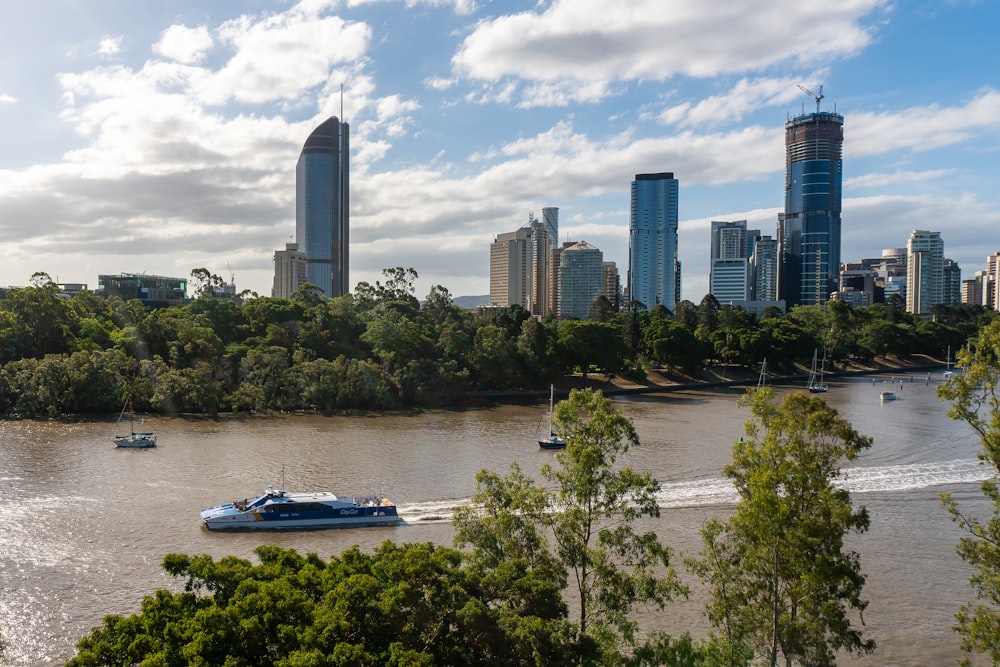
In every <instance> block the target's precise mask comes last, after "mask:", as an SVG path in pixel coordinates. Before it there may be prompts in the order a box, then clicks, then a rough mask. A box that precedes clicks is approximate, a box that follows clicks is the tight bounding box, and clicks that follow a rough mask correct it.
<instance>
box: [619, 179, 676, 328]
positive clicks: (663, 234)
mask: <svg viewBox="0 0 1000 667" xmlns="http://www.w3.org/2000/svg"><path fill="white" fill-rule="evenodd" d="M677 190H678V183H677V179H675V178H674V174H673V172H663V173H659V174H636V176H635V180H634V181H632V206H631V212H630V214H629V253H628V260H629V262H628V263H629V266H628V292H629V298H630V299H632V300H635V301H641V302H642V303H643V304H645V306H646V308H652V307H653V306H655V305H657V304H663V305H664V306H666V307H667V308H668V309H670V310H671V311H672V310H674V308H675V307H676V305H677V300H678V287H677V285H678V278H679V274H680V267H679V265H678V262H677Z"/></svg>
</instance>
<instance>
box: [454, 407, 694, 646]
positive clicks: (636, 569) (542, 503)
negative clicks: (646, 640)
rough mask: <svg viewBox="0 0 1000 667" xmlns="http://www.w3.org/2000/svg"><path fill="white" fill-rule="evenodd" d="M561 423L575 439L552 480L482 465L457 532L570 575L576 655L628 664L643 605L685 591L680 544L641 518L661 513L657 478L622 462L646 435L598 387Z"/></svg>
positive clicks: (491, 556) (502, 553) (562, 577)
mask: <svg viewBox="0 0 1000 667" xmlns="http://www.w3.org/2000/svg"><path fill="white" fill-rule="evenodd" d="M555 424H556V428H557V429H558V431H559V433H560V435H561V436H562V437H564V438H565V439H566V441H567V446H566V449H565V450H564V451H561V452H559V453H558V454H556V464H555V465H552V464H545V465H544V466H543V467H542V469H541V475H542V478H543V479H544V481H545V482H546V483H545V484H544V485H540V484H538V483H536V482H535V481H534V480H531V479H529V478H527V477H526V476H525V475H524V474H523V473H522V472H521V471H520V469H519V468H518V467H516V466H514V467H513V468H512V472H511V473H509V474H508V475H506V476H503V477H501V476H498V475H495V474H492V473H488V472H481V473H480V474H479V476H478V477H477V481H478V484H479V485H478V492H477V494H476V495H475V496H474V497H473V500H472V502H471V503H470V505H469V506H467V507H465V508H463V509H461V510H460V511H459V512H457V513H456V515H455V520H454V521H455V525H456V542H457V543H458V544H459V546H466V545H471V547H472V551H473V557H474V558H475V559H477V560H479V561H481V562H484V563H487V564H488V563H496V564H497V566H499V564H500V563H501V562H503V560H504V559H505V558H506V557H507V556H508V555H510V556H511V557H512V558H514V559H515V560H516V561H517V562H518V563H519V567H520V568H521V569H522V570H523V571H524V572H525V573H531V572H532V571H534V572H536V573H537V572H540V573H541V574H543V575H544V576H543V577H541V580H546V579H548V580H551V581H554V582H557V583H563V582H566V581H568V582H570V586H571V587H572V589H573V594H572V596H570V597H571V599H572V600H573V601H574V604H575V610H574V612H573V613H572V614H571V615H570V618H571V619H573V621H574V623H575V626H574V627H575V631H574V635H573V636H574V645H575V647H576V655H577V659H576V662H577V663H578V664H598V663H602V664H610V663H614V664H621V659H622V656H624V655H627V654H628V653H629V652H630V651H632V650H634V649H635V648H636V647H637V646H638V643H639V640H638V637H637V630H638V625H637V623H636V620H635V617H634V616H633V615H632V613H631V612H633V611H634V609H635V608H636V606H638V605H651V606H654V607H660V608H662V607H664V606H665V605H666V603H667V602H669V601H670V600H671V599H673V598H674V597H675V596H677V595H679V594H683V593H685V592H686V591H685V589H684V587H683V586H682V585H681V583H680V581H679V580H678V578H677V575H676V572H675V571H674V569H673V565H672V563H671V557H672V550H671V549H670V548H669V547H668V546H666V545H664V544H662V543H661V542H660V540H659V538H658V537H657V535H656V534H655V533H654V532H642V531H641V530H640V529H639V528H638V526H637V522H639V521H640V520H642V519H644V518H649V517H658V516H659V506H658V504H657V498H656V493H657V491H658V490H659V483H658V482H657V481H656V480H655V479H653V478H652V476H650V474H649V473H646V472H639V471H636V470H634V469H632V468H631V467H629V466H627V465H622V463H621V462H620V458H621V457H622V456H623V455H625V454H626V453H627V452H628V451H629V448H630V447H632V446H635V445H638V444H639V440H638V436H637V435H636V432H635V428H634V427H633V425H632V421H631V420H630V419H629V418H627V417H625V416H624V415H622V414H621V413H620V412H618V411H617V410H615V409H614V407H613V406H612V404H611V401H610V400H609V399H607V398H606V397H605V396H603V395H602V394H601V393H600V392H596V391H593V390H582V391H581V390H573V391H571V392H570V395H569V399H568V400H566V401H562V402H560V403H559V404H558V405H557V406H556V409H555ZM524 576H526V575H524ZM531 580H532V581H536V582H537V581H538V580H539V577H537V576H536V577H533V578H532V579H531ZM536 585H537V584H536Z"/></svg>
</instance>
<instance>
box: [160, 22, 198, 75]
mask: <svg viewBox="0 0 1000 667" xmlns="http://www.w3.org/2000/svg"><path fill="white" fill-rule="evenodd" d="M212 46H213V41H212V35H211V34H210V33H209V31H208V28H206V27H205V26H198V27H197V28H188V27H187V26H183V25H172V26H170V27H169V28H167V29H166V30H164V31H163V34H162V35H160V41H159V42H157V43H156V44H154V45H153V51H154V52H155V53H158V54H160V55H161V56H163V57H164V58H169V59H171V60H176V61H177V62H179V63H183V64H185V65H191V64H194V63H198V62H201V61H202V60H204V58H205V55H206V54H207V53H208V51H209V50H210V49H211V48H212Z"/></svg>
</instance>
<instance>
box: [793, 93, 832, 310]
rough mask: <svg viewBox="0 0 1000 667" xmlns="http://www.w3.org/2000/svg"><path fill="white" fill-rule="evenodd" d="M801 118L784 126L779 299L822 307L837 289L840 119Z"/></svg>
mask: <svg viewBox="0 0 1000 667" xmlns="http://www.w3.org/2000/svg"><path fill="white" fill-rule="evenodd" d="M818 106H819V104H818V102H817V111H816V113H810V114H803V115H801V116H797V117H795V118H792V119H790V120H789V121H788V122H787V123H785V211H784V213H782V214H779V216H778V244H779V246H780V248H781V264H780V265H779V273H778V290H779V298H781V299H783V300H784V301H785V302H786V303H787V304H788V306H789V307H791V306H794V305H798V304H805V305H809V304H822V303H825V302H826V301H827V300H828V299H829V298H830V294H831V293H832V292H834V291H835V290H836V289H837V283H838V278H839V275H838V274H839V272H840V231H841V230H840V211H841V186H842V181H843V169H842V167H843V165H842V147H843V143H844V117H843V116H841V115H839V114H836V113H829V112H820V111H819V109H818Z"/></svg>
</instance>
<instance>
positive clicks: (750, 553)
mask: <svg viewBox="0 0 1000 667" xmlns="http://www.w3.org/2000/svg"><path fill="white" fill-rule="evenodd" d="M743 404H744V405H748V406H749V408H750V412H751V419H750V421H748V422H747V424H746V435H747V438H746V439H744V438H740V441H739V442H737V443H736V444H735V446H734V447H733V462H732V463H731V464H729V465H728V466H726V468H725V474H726V476H727V477H728V478H729V479H731V480H732V481H733V483H734V484H735V486H736V490H737V492H738V493H739V500H738V501H737V503H736V511H735V514H734V515H733V516H732V518H730V519H729V520H728V521H725V522H723V521H720V520H718V519H712V520H710V521H709V522H708V523H707V524H706V526H705V528H703V529H702V537H703V539H704V548H703V550H702V553H701V558H700V559H697V560H695V559H692V560H690V561H689V565H690V566H691V568H692V569H693V570H694V571H695V572H696V573H698V574H699V575H700V576H701V578H702V580H703V581H705V582H706V583H707V584H708V585H709V587H710V589H711V602H710V604H709V605H708V607H707V612H708V618H709V620H710V621H711V623H712V625H713V627H715V628H716V629H717V630H718V631H719V632H721V633H722V635H723V638H724V639H725V640H726V641H727V642H728V643H729V644H730V645H733V646H735V647H741V646H742V647H746V648H749V649H751V650H753V651H755V652H759V654H761V655H762V656H765V657H766V659H767V660H768V661H769V663H770V664H771V665H772V666H773V665H777V664H778V658H779V655H781V656H783V657H784V661H785V664H786V665H791V664H793V662H798V663H801V664H807V665H834V664H836V658H835V652H836V651H838V650H847V651H851V652H856V653H859V654H860V653H870V652H871V651H873V650H874V649H875V642H874V641H873V640H871V639H863V638H862V634H861V631H860V630H859V629H858V628H856V627H855V625H854V624H853V623H852V620H851V618H850V616H849V611H851V610H853V611H856V612H857V613H858V616H859V619H860V620H861V622H862V623H863V620H864V619H863V612H864V609H865V607H866V606H867V604H868V603H867V601H865V600H862V599H861V590H862V587H863V586H864V582H865V577H864V575H863V574H862V572H861V567H860V563H859V560H858V556H857V554H856V553H853V552H850V551H846V550H845V549H844V536H845V534H846V533H847V532H848V531H852V530H853V531H856V532H858V533H861V532H864V531H865V530H866V529H867V528H868V514H867V511H866V510H865V509H864V508H863V507H862V508H861V509H859V510H856V511H855V510H854V508H853V507H852V505H851V499H850V495H849V494H848V492H847V491H846V490H845V489H842V488H838V487H837V486H835V485H834V481H835V479H836V478H837V477H838V476H839V474H840V469H839V462H840V461H841V460H844V459H846V460H853V459H855V458H856V457H857V455H858V454H859V453H860V452H861V451H863V450H864V449H867V448H868V447H870V446H871V439H870V438H867V437H865V436H862V435H860V434H859V433H857V432H856V431H855V430H854V429H853V428H852V427H851V425H850V424H849V423H848V422H847V421H845V420H844V419H842V418H840V417H839V416H838V415H837V411H836V410H834V409H832V408H830V407H829V406H827V404H826V403H825V402H824V401H823V400H822V399H820V398H813V397H811V396H810V395H809V394H807V393H804V392H793V393H790V394H788V395H786V397H785V399H784V400H783V401H782V402H781V404H780V405H778V404H776V403H775V400H774V394H773V391H772V390H771V389H770V388H769V387H764V388H761V389H758V390H756V391H753V390H752V391H750V392H749V393H748V395H747V397H746V398H745V399H744V401H743Z"/></svg>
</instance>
